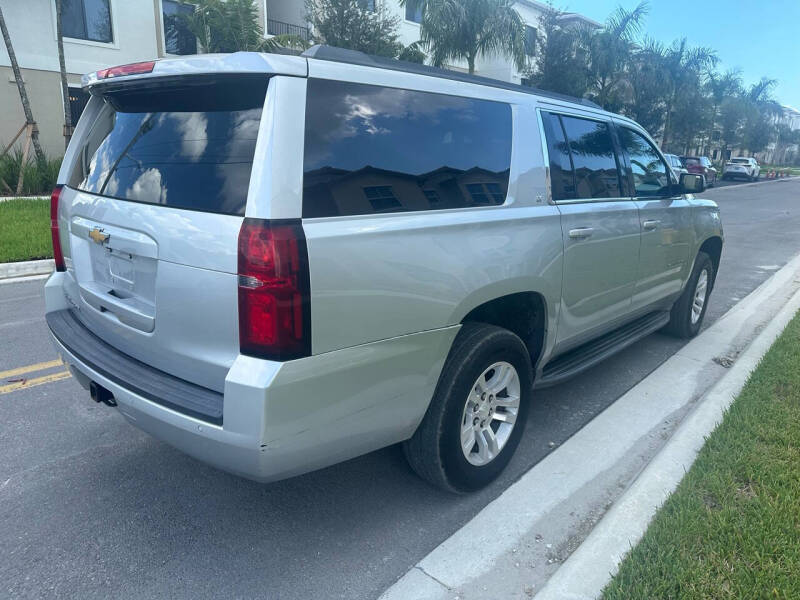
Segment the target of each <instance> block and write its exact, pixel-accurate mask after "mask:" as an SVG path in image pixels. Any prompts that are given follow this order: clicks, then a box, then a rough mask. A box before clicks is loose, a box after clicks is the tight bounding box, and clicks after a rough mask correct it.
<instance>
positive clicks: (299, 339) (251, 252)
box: [238, 218, 311, 360]
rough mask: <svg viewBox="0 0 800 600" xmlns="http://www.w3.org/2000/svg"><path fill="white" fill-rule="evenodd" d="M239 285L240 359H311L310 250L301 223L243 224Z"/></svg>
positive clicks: (260, 221) (253, 221) (257, 221)
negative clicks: (244, 355)
mask: <svg viewBox="0 0 800 600" xmlns="http://www.w3.org/2000/svg"><path fill="white" fill-rule="evenodd" d="M238 285H239V347H240V350H241V352H242V354H247V355H250V356H256V357H258V358H266V359H270V360H291V359H294V358H300V357H303V356H308V355H310V354H311V309H310V298H309V296H310V284H309V272H308V249H307V247H306V239H305V235H304V233H303V227H302V225H301V224H300V221H299V220H276V221H269V220H265V219H253V218H246V219H245V220H244V222H243V223H242V228H241V230H240V231H239V273H238Z"/></svg>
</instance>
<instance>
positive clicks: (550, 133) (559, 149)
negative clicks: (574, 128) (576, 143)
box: [542, 113, 576, 200]
mask: <svg viewBox="0 0 800 600" xmlns="http://www.w3.org/2000/svg"><path fill="white" fill-rule="evenodd" d="M542 121H543V122H544V129H545V137H546V138H547V153H548V154H549V155H550V191H551V193H552V196H553V200H569V199H571V198H575V197H576V195H575V174H574V172H573V170H572V162H571V160H570V157H569V146H568V145H567V141H566V139H565V138H564V130H563V129H562V128H561V119H560V118H559V117H558V115H553V114H550V113H542Z"/></svg>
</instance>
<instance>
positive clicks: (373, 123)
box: [303, 79, 511, 217]
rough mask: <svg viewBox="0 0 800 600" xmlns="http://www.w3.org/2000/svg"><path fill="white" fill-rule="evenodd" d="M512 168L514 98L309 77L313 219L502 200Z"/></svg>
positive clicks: (306, 198)
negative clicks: (507, 100)
mask: <svg viewBox="0 0 800 600" xmlns="http://www.w3.org/2000/svg"><path fill="white" fill-rule="evenodd" d="M510 164H511V107H510V106H509V105H508V104H503V103H499V102H491V101H488V100H476V99H472V98H462V97H458V96H446V95H443V94H434V93H429V92H418V91H412V90H403V89H396V88H387V87H381V86H374V85H365V84H356V83H347V82H341V81H329V80H323V79H309V81H308V93H307V100H306V132H305V152H304V163H303V216H304V217H331V216H340V215H363V214H374V213H382V212H402V211H421V210H439V209H445V208H464V207H471V206H492V205H498V204H502V203H503V202H505V198H506V193H507V191H508V176H509V167H510Z"/></svg>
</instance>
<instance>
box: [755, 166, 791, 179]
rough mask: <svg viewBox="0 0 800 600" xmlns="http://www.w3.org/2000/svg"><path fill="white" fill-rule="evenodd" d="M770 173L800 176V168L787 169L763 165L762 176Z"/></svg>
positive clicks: (785, 167)
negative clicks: (776, 172)
mask: <svg viewBox="0 0 800 600" xmlns="http://www.w3.org/2000/svg"><path fill="white" fill-rule="evenodd" d="M769 171H778V172H781V173H789V174H790V175H795V176H797V175H800V167H787V166H783V167H780V166H775V165H761V176H762V177H763V176H764V174H765V173H768V172H769Z"/></svg>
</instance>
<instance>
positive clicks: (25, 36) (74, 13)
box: [0, 0, 599, 156]
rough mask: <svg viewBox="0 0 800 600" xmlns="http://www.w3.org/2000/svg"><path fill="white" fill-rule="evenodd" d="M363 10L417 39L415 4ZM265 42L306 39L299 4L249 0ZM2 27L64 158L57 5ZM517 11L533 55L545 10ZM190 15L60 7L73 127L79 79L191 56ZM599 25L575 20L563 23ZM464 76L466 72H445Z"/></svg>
mask: <svg viewBox="0 0 800 600" xmlns="http://www.w3.org/2000/svg"><path fill="white" fill-rule="evenodd" d="M362 1H363V2H364V6H365V7H367V8H372V7H374V5H375V4H374V3H375V2H386V5H387V8H388V9H389V10H390V11H391V12H393V13H394V14H396V15H397V17H398V18H399V20H400V29H399V33H400V38H401V41H402V42H403V43H404V44H410V43H412V42H415V41H417V40H418V39H419V37H420V33H419V27H420V25H419V22H420V20H421V12H420V10H419V7H418V5H417V4H416V3H415V2H413V0H408V2H407V3H406V5H405V6H401V5H400V3H399V2H398V0H362ZM253 2H254V4H255V5H256V8H257V11H258V18H259V21H260V25H261V28H262V30H263V31H264V32H265V36H271V35H280V34H294V35H298V36H301V37H303V38H305V39H309V37H310V35H311V32H310V30H309V27H308V23H307V22H306V18H305V7H304V2H303V0H253ZM0 8H2V10H3V15H4V16H5V20H6V25H7V26H8V30H9V34H10V37H11V41H12V43H13V45H14V50H15V53H16V55H17V61H18V62H19V65H20V68H21V71H22V74H23V79H24V80H25V84H26V86H27V90H28V95H29V97H30V101H31V108H32V111H33V115H34V118H35V119H36V122H37V124H38V127H39V136H40V139H41V142H42V146H43V147H44V149H45V152H47V153H48V154H49V155H51V156H58V155H60V154H62V153H63V151H64V137H63V134H64V116H63V98H62V92H61V82H60V75H59V66H58V50H57V43H56V10H55V1H54V0H0ZM515 8H516V9H517V11H518V12H519V14H520V16H521V17H522V18H523V20H524V21H525V22H526V24H527V29H526V52H528V54H529V55H531V56H534V55H535V53H536V47H537V42H538V39H539V33H538V26H539V20H540V18H541V15H542V14H543V11H544V10H545V8H546V5H545V4H543V3H541V2H537V1H535V0H518V1H517V2H516V4H515ZM193 10H194V6H193V5H192V4H191V3H189V2H183V1H181V0H62V28H63V37H64V56H65V63H66V70H67V80H68V84H69V97H70V105H71V109H72V115H73V122H76V121H77V117H78V116H79V115H80V113H81V111H82V110H83V107H84V106H85V103H86V101H87V98H86V95H85V94H84V93H83V92H82V91H81V88H80V78H81V75H82V74H84V73H88V72H90V71H97V70H98V69H102V68H105V67H109V66H114V65H120V64H125V63H131V62H137V61H142V60H151V59H153V58H163V57H168V56H175V55H184V54H194V53H196V52H197V41H196V40H195V39H194V37H193V36H192V35H191V34H190V33H189V32H188V31H187V30H186V29H185V27H183V26H182V24H181V20H180V18H179V15H180V14H181V13H187V12H191V11H193ZM563 18H564V19H565V20H566V21H575V22H582V23H586V24H589V25H591V26H598V25H599V24H598V23H596V22H594V21H592V20H591V19H588V18H586V17H583V16H581V15H578V14H574V13H572V14H569V15H565V16H564V17H563ZM448 66H449V67H450V68H453V69H463V70H466V65H465V64H464V65H460V64H454V65H448ZM476 72H477V74H479V75H483V76H486V77H492V78H495V79H501V80H504V81H510V82H515V83H519V82H520V81H521V77H522V74H521V73H520V72H518V71H517V69H516V68H515V67H514V66H513V64H512V63H511V62H510V61H509V60H507V59H505V58H503V57H501V56H490V57H483V58H481V59H479V61H478V62H477V64H476ZM24 122H25V117H24V115H23V112H22V106H21V104H20V101H19V94H18V92H17V87H16V83H15V80H14V75H13V73H12V71H11V62H10V60H9V58H8V54H7V52H6V48H5V46H4V45H0V147H4V146H5V143H7V142H8V141H10V140H11V138H12V137H13V136H14V134H15V133H16V132H17V131H18V130H19V128H20V127H21V126H22V125H23V124H24Z"/></svg>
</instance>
